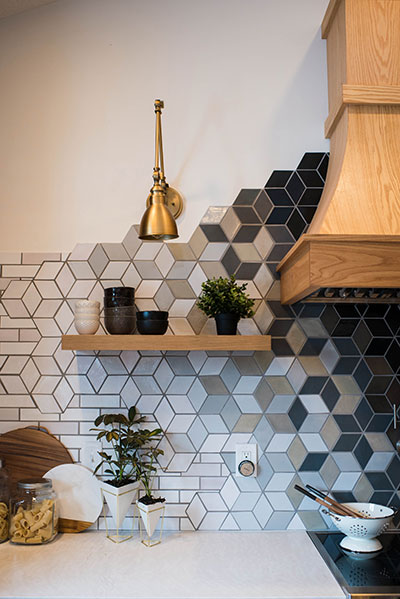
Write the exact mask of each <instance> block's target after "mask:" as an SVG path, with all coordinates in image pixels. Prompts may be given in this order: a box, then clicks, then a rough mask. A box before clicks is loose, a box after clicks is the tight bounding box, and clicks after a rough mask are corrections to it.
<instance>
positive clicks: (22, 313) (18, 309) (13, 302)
mask: <svg viewBox="0 0 400 599" xmlns="http://www.w3.org/2000/svg"><path fill="white" fill-rule="evenodd" d="M3 306H4V308H5V309H6V312H7V314H8V316H10V317H11V318H29V312H28V311H27V309H26V308H25V305H24V303H23V302H22V300H20V299H9V300H7V299H5V300H3Z"/></svg>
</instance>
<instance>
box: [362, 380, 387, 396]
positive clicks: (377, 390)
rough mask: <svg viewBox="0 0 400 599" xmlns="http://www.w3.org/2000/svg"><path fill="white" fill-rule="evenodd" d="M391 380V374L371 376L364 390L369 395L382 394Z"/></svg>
mask: <svg viewBox="0 0 400 599" xmlns="http://www.w3.org/2000/svg"><path fill="white" fill-rule="evenodd" d="M391 381H392V377H391V376H373V377H372V379H371V381H370V382H369V385H368V387H367V388H366V390H365V392H366V393H368V394H370V395H383V394H384V393H385V391H386V389H387V388H388V387H389V385H390V383H391Z"/></svg>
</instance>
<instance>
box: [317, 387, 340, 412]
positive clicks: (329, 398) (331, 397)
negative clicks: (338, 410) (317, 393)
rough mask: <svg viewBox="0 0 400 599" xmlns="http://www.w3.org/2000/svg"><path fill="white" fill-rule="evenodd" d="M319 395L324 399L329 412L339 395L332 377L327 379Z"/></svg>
mask: <svg viewBox="0 0 400 599" xmlns="http://www.w3.org/2000/svg"><path fill="white" fill-rule="evenodd" d="M321 397H322V399H323V400H324V402H325V405H326V407H327V408H328V410H329V411H330V412H331V411H332V410H333V408H334V407H335V405H336V404H337V401H338V399H339V397H340V393H339V391H338V390H337V388H336V385H335V384H334V382H333V381H332V379H329V381H328V382H327V384H326V385H325V387H324V390H323V391H322V393H321Z"/></svg>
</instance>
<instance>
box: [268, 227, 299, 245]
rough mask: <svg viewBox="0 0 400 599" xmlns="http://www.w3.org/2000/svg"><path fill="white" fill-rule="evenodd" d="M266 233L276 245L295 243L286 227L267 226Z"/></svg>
mask: <svg viewBox="0 0 400 599" xmlns="http://www.w3.org/2000/svg"><path fill="white" fill-rule="evenodd" d="M267 231H268V233H269V234H270V235H271V237H272V239H273V240H274V241H276V242H277V243H294V241H295V239H294V237H293V235H292V234H291V232H290V231H289V229H288V228H287V227H286V225H268V226H267Z"/></svg>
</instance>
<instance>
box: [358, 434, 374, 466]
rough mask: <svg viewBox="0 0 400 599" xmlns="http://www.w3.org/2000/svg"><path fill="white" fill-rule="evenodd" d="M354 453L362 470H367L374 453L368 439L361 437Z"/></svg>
mask: <svg viewBox="0 0 400 599" xmlns="http://www.w3.org/2000/svg"><path fill="white" fill-rule="evenodd" d="M353 453H354V455H355V457H356V459H357V461H358V463H359V464H360V466H361V468H365V466H366V465H367V464H368V462H369V460H370V458H371V456H372V454H373V453H374V452H373V451H372V449H371V446H370V444H369V443H368V441H367V440H366V438H365V437H361V439H360V441H359V442H358V443H357V446H356V448H355V450H354V452H353Z"/></svg>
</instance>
